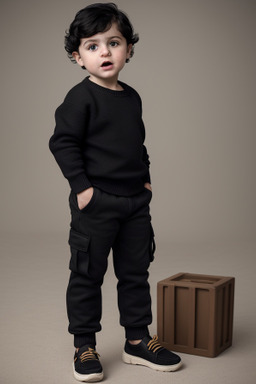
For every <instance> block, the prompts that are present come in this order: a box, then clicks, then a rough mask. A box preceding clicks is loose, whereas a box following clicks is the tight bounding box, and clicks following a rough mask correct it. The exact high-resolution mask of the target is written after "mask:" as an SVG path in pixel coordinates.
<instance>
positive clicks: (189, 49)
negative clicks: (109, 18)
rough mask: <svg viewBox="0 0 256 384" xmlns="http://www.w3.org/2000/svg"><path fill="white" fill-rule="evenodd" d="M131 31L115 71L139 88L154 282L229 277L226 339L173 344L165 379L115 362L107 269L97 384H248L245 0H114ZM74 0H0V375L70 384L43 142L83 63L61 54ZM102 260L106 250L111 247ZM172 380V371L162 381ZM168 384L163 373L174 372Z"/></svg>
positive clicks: (249, 89) (64, 269) (60, 235)
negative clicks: (131, 48) (133, 37)
mask: <svg viewBox="0 0 256 384" xmlns="http://www.w3.org/2000/svg"><path fill="white" fill-rule="evenodd" d="M116 2H117V4H118V5H119V6H120V8H121V9H123V10H125V11H126V12H127V13H128V15H129V16H130V18H131V21H132V22H133V24H134V27H135V30H136V31H137V32H138V33H139V34H140V41H139V43H138V44H137V45H136V49H135V56H134V58H133V59H132V60H131V62H130V63H129V64H128V65H127V66H126V68H125V69H124V70H123V72H122V74H121V79H122V80H123V81H126V82H127V83H129V84H130V85H132V86H134V87H135V88H136V89H137V90H138V91H139V93H140V94H141V96H142V99H143V107H144V108H143V110H144V121H145V124H146V129H147V139H146V144H147V147H148V151H149V153H150V157H151V162H152V166H151V176H152V183H153V191H154V195H153V200H152V204H151V207H152V216H153V225H154V228H155V232H156V239H157V252H156V258H155V261H154V262H153V263H152V265H151V268H150V286H151V294H152V311H153V323H152V324H151V325H150V332H151V334H152V335H153V334H155V333H156V332H157V318H156V308H157V307H156V305H157V297H156V286H157V282H158V281H160V280H162V279H164V278H167V277H168V276H171V275H173V274H175V273H178V272H182V271H184V272H186V271H187V272H194V273H204V274H212V275H223V276H235V278H236V290H235V317H234V341H233V348H229V349H228V350H227V351H226V352H224V353H223V354H221V355H220V357H218V358H215V359H207V358H200V357H198V356H193V355H185V354H181V355H182V359H183V362H184V369H182V370H181V371H178V372H177V373H176V374H174V375H171V377H170V375H169V374H164V373H162V374H161V373H159V372H155V371H152V370H149V369H146V368H143V367H131V366H128V365H126V364H123V363H122V361H121V353H122V347H123V342H124V334H123V329H122V327H120V326H119V315H118V310H117V305H116V279H115V276H114V273H113V268H111V265H110V268H109V269H108V272H107V274H106V277H105V280H104V286H103V319H102V325H103V332H100V334H99V335H98V336H97V340H98V347H97V348H98V352H99V353H100V355H101V361H102V363H103V367H104V372H105V375H106V380H105V383H106V384H107V383H109V384H110V383H111V384H128V383H136V384H137V383H141V384H145V383H147V384H155V383H160V384H169V383H170V382H173V383H175V384H183V383H190V384H205V383H206V382H207V383H208V384H216V383H222V384H230V383H232V384H241V383H246V384H254V383H256V372H255V368H254V366H255V361H256V360H255V358H256V354H255V350H256V349H255V340H256V334H255V318H256V307H255V305H254V304H253V303H254V302H255V266H256V259H255V255H256V241H255V240H256V203H255V196H256V179H255V160H256V151H255V143H256V133H255V132H256V124H255V123H256V114H255V109H256V108H255V100H256V91H255V90H256V84H255V79H256V77H255V68H256V60H255V56H256V53H255V40H256V39H255V38H256V33H255V32H256V23H255V20H256V1H253V0H251V1H250V0H158V1H157V0H154V1H153V0H145V1H142V0H120V1H119V0H117V1H116ZM89 3H90V1H82V0H40V1H38V0H1V2H0V17H1V20H0V28H1V31H0V32H1V48H2V49H1V71H0V74H1V87H0V90H1V103H0V107H1V138H0V146H1V148H0V156H1V157H0V166H1V199H0V204H1V205H0V209H1V219H0V264H1V265H0V303H1V322H0V382H1V383H5V384H16V383H17V384H18V383H19V384H30V383H33V384H52V383H62V384H71V383H75V380H74V379H73V377H72V370H71V362H72V358H73V340H72V337H71V335H69V334H68V332H67V327H68V320H67V316H66V306H65V291H66V286H67V282H68V275H69V270H68V263H69V258H70V252H69V248H68V244H67V240H68V230H69V222H70V217H69V208H68V194H69V186H68V182H67V181H66V180H65V179H64V177H63V176H62V174H61V171H60V170H59V168H58V166H57V164H56V162H55V160H54V158H53V156H52V155H51V153H50V151H49V149H48V141H49V138H50V136H51V135H52V132H53V130H54V111H55V109H56V108H57V106H58V105H59V104H60V103H61V102H62V100H63V98H64V96H65V95H66V93H67V91H68V90H69V89H70V88H71V87H72V86H73V85H75V84H76V83H78V82H79V81H81V80H82V79H83V77H84V76H87V72H85V71H82V70H81V69H80V67H78V66H75V65H74V64H72V63H71V62H70V61H69V60H68V58H67V56H66V54H65V51H64V49H63V36H64V30H65V29H66V28H68V26H69V23H70V22H71V21H72V19H73V17H74V16H75V13H76V12H77V11H78V10H79V9H81V8H83V7H84V6H86V5H88V4H89ZM109 261H110V264H111V263H112V260H111V258H110V260H109ZM170 380H171V381H170ZM173 380H174V381H173Z"/></svg>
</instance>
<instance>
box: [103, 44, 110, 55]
mask: <svg viewBox="0 0 256 384" xmlns="http://www.w3.org/2000/svg"><path fill="white" fill-rule="evenodd" d="M109 55H110V50H109V48H108V46H107V45H103V46H102V48H101V56H109Z"/></svg>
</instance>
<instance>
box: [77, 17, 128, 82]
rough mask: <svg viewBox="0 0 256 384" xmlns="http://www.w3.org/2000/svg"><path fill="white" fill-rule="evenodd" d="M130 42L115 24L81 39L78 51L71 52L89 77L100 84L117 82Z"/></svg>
mask: <svg viewBox="0 0 256 384" xmlns="http://www.w3.org/2000/svg"><path fill="white" fill-rule="evenodd" d="M131 49H132V44H129V45H127V42H126V39H125V38H124V36H123V35H122V34H121V32H119V30H118V28H117V25H116V24H115V23H114V24H112V26H111V28H110V29H109V30H108V31H106V32H102V33H97V34H96V35H94V36H91V37H85V38H83V39H81V42H80V46H79V50H78V52H73V57H74V58H75V59H76V61H77V63H78V64H79V65H80V66H81V67H82V66H84V67H85V68H86V69H87V71H88V72H89V73H90V79H91V80H92V81H94V82H96V83H97V84H99V85H102V86H109V85H110V84H114V83H116V82H117V79H118V74H119V72H120V71H121V69H122V68H123V67H124V65H125V61H126V59H129V57H130V53H131Z"/></svg>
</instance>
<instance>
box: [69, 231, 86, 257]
mask: <svg viewBox="0 0 256 384" xmlns="http://www.w3.org/2000/svg"><path fill="white" fill-rule="evenodd" d="M68 243H69V245H70V246H71V247H73V248H75V249H78V250H79V251H83V252H87V250H88V247H89V243H90V237H89V236H88V235H84V234H82V233H79V232H77V231H75V230H74V229H73V228H71V229H70V233H69V240H68Z"/></svg>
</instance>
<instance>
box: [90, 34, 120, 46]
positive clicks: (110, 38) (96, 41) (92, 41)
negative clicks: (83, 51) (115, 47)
mask: <svg viewBox="0 0 256 384" xmlns="http://www.w3.org/2000/svg"><path fill="white" fill-rule="evenodd" d="M112 39H119V40H122V37H120V36H111V37H108V40H112ZM99 41H100V39H89V40H86V41H85V42H84V44H83V45H86V44H88V43H98V42H99Z"/></svg>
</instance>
